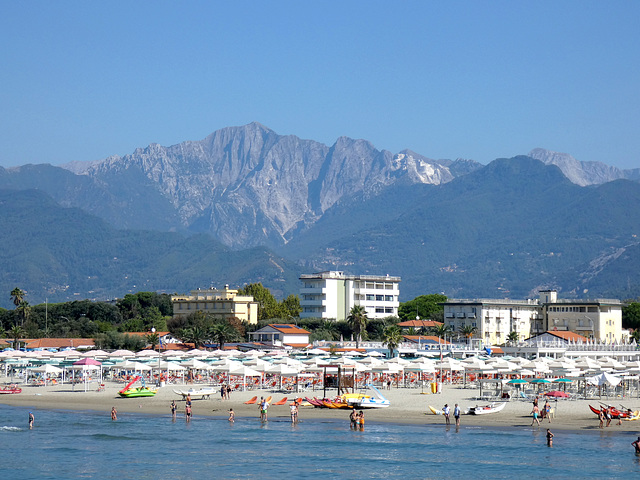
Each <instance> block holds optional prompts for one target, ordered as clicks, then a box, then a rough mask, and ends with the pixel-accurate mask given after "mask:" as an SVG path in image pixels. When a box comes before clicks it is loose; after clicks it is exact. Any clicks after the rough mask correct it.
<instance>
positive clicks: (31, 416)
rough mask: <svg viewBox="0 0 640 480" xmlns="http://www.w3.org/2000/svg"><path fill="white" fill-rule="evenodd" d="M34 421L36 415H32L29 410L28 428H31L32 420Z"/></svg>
mask: <svg viewBox="0 0 640 480" xmlns="http://www.w3.org/2000/svg"><path fill="white" fill-rule="evenodd" d="M35 421H36V417H34V416H33V412H29V429H32V428H33V422H35Z"/></svg>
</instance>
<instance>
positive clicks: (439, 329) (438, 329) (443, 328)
mask: <svg viewBox="0 0 640 480" xmlns="http://www.w3.org/2000/svg"><path fill="white" fill-rule="evenodd" d="M431 332H432V333H433V334H434V335H435V336H436V337H438V338H444V337H446V336H448V335H451V334H452V333H453V332H452V330H451V327H450V326H449V325H446V324H444V323H443V324H442V325H437V326H435V327H431Z"/></svg>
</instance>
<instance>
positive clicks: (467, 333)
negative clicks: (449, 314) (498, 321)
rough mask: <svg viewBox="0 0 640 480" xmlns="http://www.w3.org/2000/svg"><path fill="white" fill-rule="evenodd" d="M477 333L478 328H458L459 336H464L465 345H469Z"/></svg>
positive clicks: (469, 326)
mask: <svg viewBox="0 0 640 480" xmlns="http://www.w3.org/2000/svg"><path fill="white" fill-rule="evenodd" d="M477 331H478V327H473V326H471V325H465V326H464V327H460V330H459V332H460V334H461V335H464V337H465V338H466V339H467V344H469V340H470V339H471V338H473V336H474V335H475V333H476V332H477Z"/></svg>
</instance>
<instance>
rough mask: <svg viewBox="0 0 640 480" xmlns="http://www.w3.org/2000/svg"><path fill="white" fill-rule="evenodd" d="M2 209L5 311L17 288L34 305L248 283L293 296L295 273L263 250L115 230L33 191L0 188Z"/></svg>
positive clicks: (0, 286) (0, 283) (0, 280)
mask: <svg viewBox="0 0 640 480" xmlns="http://www.w3.org/2000/svg"><path fill="white" fill-rule="evenodd" d="M0 206H1V208H2V212H3V214H2V215H1V216H0V242H1V243H2V246H3V248H2V250H1V251H0V265H2V269H1V270H0V291H1V292H4V293H5V295H4V296H2V297H1V298H2V300H0V305H2V306H4V307H9V304H10V303H11V302H10V298H9V292H10V291H11V290H12V289H13V288H15V287H20V288H22V289H23V290H26V291H27V292H28V297H27V300H28V301H29V302H31V303H32V304H34V303H40V302H44V299H45V298H48V299H49V301H50V302H56V301H63V300H77V299H85V298H89V299H101V300H104V299H108V298H115V297H122V296H124V295H125V294H126V293H129V292H137V291H146V290H152V291H164V292H168V293H174V292H178V293H185V292H188V291H189V290H192V289H195V288H198V287H208V286H210V285H214V286H217V287H221V286H223V285H224V284H230V285H231V286H242V285H243V284H245V283H252V282H262V283H263V284H264V285H265V286H267V287H268V288H270V289H273V291H274V292H275V294H276V295H278V296H284V295H287V294H290V293H295V292H297V279H298V276H299V274H300V272H301V270H300V267H298V266H297V265H295V264H294V263H293V262H290V261H287V260H284V259H282V258H280V257H277V256H276V255H274V254H273V253H272V252H269V251H268V250H266V249H264V248H261V247H257V248H252V249H248V250H244V251H242V252H234V251H231V250H230V249H229V248H228V247H225V246H224V245H222V244H220V243H219V242H216V241H215V240H213V239H212V238H211V237H210V236H208V235H192V236H189V237H185V236H184V235H181V234H177V233H163V232H150V231H141V230H116V229H115V228H113V227H111V226H110V225H108V224H107V223H106V222H104V221H103V220H101V219H98V218H97V217H94V216H92V215H88V214H86V213H84V212H83V211H82V210H80V209H77V208H63V207H60V206H59V205H58V204H56V203H55V202H54V201H53V200H52V199H51V198H50V197H49V196H48V195H46V194H44V193H43V192H39V191H37V190H23V191H11V190H0Z"/></svg>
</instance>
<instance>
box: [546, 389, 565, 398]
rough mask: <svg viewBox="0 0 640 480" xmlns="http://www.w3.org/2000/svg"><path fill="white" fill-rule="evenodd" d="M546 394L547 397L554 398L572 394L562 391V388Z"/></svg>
mask: <svg viewBox="0 0 640 480" xmlns="http://www.w3.org/2000/svg"><path fill="white" fill-rule="evenodd" d="M545 396H547V397H554V398H569V397H570V395H569V394H568V393H566V392H561V391H560V390H551V391H550V392H547V393H545Z"/></svg>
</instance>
